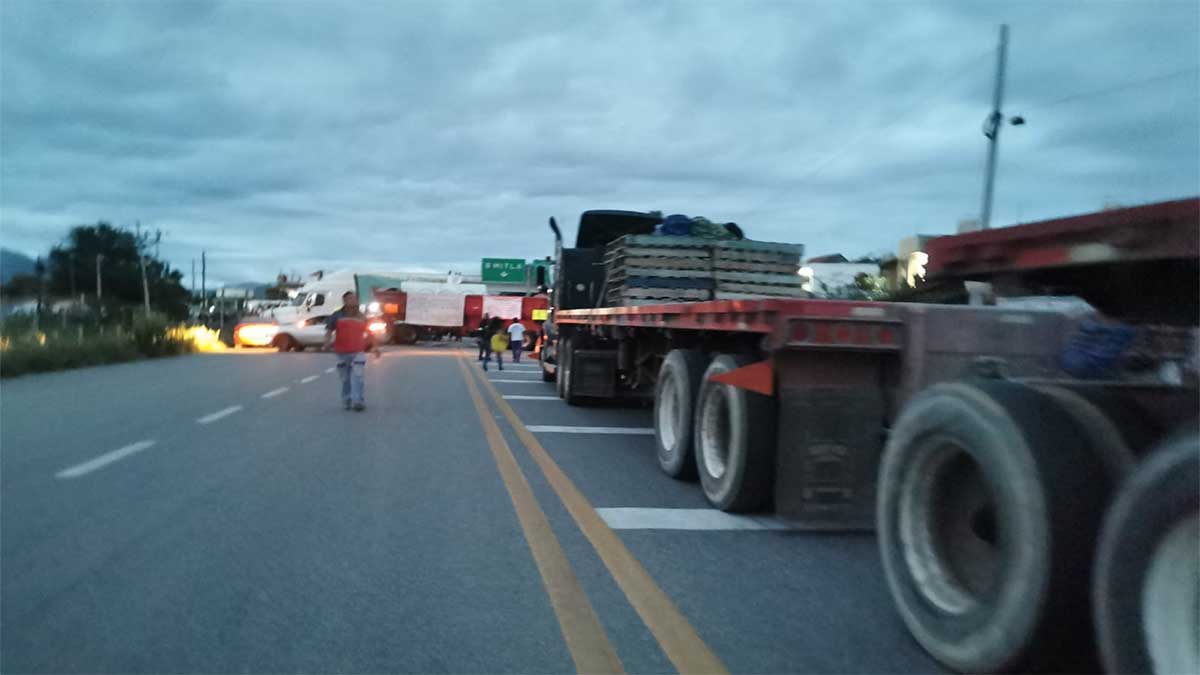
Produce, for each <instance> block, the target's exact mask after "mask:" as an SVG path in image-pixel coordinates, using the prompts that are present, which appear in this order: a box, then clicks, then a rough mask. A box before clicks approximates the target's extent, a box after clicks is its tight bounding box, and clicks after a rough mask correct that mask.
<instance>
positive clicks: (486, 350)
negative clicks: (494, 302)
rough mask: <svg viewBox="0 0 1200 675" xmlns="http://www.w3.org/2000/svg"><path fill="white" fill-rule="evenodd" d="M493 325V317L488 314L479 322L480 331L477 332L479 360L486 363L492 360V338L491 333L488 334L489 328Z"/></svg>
mask: <svg viewBox="0 0 1200 675" xmlns="http://www.w3.org/2000/svg"><path fill="white" fill-rule="evenodd" d="M490 324H491V317H489V316H488V315H487V314H484V315H483V318H482V319H480V320H479V330H478V331H477V332H476V334H475V335H476V337H477V338H478V340H479V358H478V359H477V360H479V361H484V362H486V361H487V360H488V359H490V358H492V344H491V342H490V338H491V337H492V335H491V333H489V332H488V326H489V325H490Z"/></svg>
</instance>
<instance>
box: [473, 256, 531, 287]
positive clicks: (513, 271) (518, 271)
mask: <svg viewBox="0 0 1200 675" xmlns="http://www.w3.org/2000/svg"><path fill="white" fill-rule="evenodd" d="M481 276H482V277H483V281H484V283H486V282H489V281H499V282H508V283H516V284H523V283H525V261H524V260H522V259H521V258H484V259H483V271H482V274H481Z"/></svg>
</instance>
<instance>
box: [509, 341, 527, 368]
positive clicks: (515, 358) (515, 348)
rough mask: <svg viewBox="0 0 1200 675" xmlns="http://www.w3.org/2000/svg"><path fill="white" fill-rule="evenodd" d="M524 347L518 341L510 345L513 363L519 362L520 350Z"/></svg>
mask: <svg viewBox="0 0 1200 675" xmlns="http://www.w3.org/2000/svg"><path fill="white" fill-rule="evenodd" d="M524 346H525V345H523V344H521V342H520V341H519V340H516V341H513V343H512V350H513V363H520V362H521V348H522V347H524Z"/></svg>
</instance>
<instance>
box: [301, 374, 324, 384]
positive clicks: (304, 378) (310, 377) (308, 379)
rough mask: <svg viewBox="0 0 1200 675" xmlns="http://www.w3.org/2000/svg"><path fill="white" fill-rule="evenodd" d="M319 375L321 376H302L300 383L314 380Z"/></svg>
mask: <svg viewBox="0 0 1200 675" xmlns="http://www.w3.org/2000/svg"><path fill="white" fill-rule="evenodd" d="M318 377H321V376H320V375H309V376H308V377H302V378H300V384H308V383H309V382H312V381H313V380H315V379H317V378H318Z"/></svg>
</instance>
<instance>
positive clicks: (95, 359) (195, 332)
mask: <svg viewBox="0 0 1200 675" xmlns="http://www.w3.org/2000/svg"><path fill="white" fill-rule="evenodd" d="M46 324H48V325H47V327H46V329H45V330H34V325H33V322H32V319H31V317H27V316H22V317H9V318H7V319H5V320H4V321H3V322H0V378H9V377H16V376H19V375H27V374H31V373H44V372H51V371H56V370H69V369H72V368H84V367H87V366H98V365H104V364H110V363H123V362H126V361H135V360H138V359H146V358H160V357H167V356H178V355H181V354H190V353H193V352H197V351H217V350H219V349H223V348H224V345H222V344H221V343H220V341H219V340H218V339H217V335H216V331H213V330H210V329H207V328H204V327H199V326H193V327H187V326H182V325H172V324H170V323H169V322H168V321H167V320H166V319H165V318H164V317H162V316H158V315H151V316H149V317H137V318H135V319H134V321H133V323H132V325H131V326H129V327H122V326H120V325H117V326H105V327H103V328H101V327H99V326H88V327H84V326H82V325H76V326H66V325H65V322H62V324H63V325H59V324H58V323H56V322H54V321H47V322H46Z"/></svg>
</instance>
